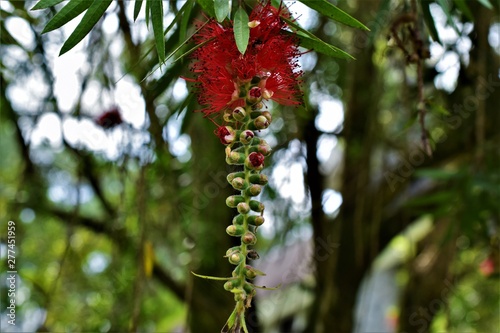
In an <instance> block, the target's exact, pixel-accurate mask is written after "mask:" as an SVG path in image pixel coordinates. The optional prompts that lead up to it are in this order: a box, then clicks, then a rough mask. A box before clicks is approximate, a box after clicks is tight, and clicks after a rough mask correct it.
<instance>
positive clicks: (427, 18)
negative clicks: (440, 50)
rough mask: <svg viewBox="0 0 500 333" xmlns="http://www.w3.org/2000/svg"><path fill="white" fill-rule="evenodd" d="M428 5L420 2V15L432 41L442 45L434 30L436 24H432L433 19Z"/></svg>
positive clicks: (428, 3) (428, 2) (427, 2)
mask: <svg viewBox="0 0 500 333" xmlns="http://www.w3.org/2000/svg"><path fill="white" fill-rule="evenodd" d="M430 4H431V2H430V1H420V7H421V8H422V14H423V15H424V21H425V25H426V26H427V29H429V34H430V35H431V37H432V39H433V40H434V41H435V42H438V43H439V44H442V43H441V40H440V39H439V33H438V31H437V29H436V24H435V23H434V18H433V17H432V14H431V10H430V7H429V6H430Z"/></svg>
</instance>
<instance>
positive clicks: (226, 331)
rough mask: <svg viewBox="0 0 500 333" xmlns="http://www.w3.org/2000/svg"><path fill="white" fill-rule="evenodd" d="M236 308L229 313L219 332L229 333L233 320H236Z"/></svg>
mask: <svg viewBox="0 0 500 333" xmlns="http://www.w3.org/2000/svg"><path fill="white" fill-rule="evenodd" d="M237 314H238V313H237V311H236V308H235V309H234V310H233V312H232V313H231V315H230V316H229V318H228V320H227V321H226V324H225V325H224V327H223V328H222V331H221V333H229V332H230V331H231V328H232V327H233V326H234V322H235V321H236V315H237Z"/></svg>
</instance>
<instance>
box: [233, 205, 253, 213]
mask: <svg viewBox="0 0 500 333" xmlns="http://www.w3.org/2000/svg"><path fill="white" fill-rule="evenodd" d="M236 209H238V213H240V214H247V213H248V212H249V211H250V206H249V205H248V204H247V203H246V202H240V203H239V204H238V205H237V206H236Z"/></svg>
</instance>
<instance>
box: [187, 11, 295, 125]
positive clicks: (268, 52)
mask: <svg viewBox="0 0 500 333" xmlns="http://www.w3.org/2000/svg"><path fill="white" fill-rule="evenodd" d="M280 16H284V17H290V14H289V13H288V11H287V9H286V7H284V6H282V7H280V8H275V7H273V6H272V5H271V4H270V1H268V2H266V3H263V4H259V5H257V6H256V7H255V8H254V10H253V11H252V13H251V14H250V16H249V19H250V23H251V24H250V26H251V28H250V39H249V43H248V47H247V50H246V52H245V54H244V55H242V54H241V53H240V52H239V51H238V48H237V47H236V42H235V40H234V34H233V28H232V26H231V24H229V25H221V24H219V23H217V22H216V21H215V20H211V21H209V22H208V23H207V24H206V26H205V27H204V28H203V29H202V30H201V31H200V32H199V33H198V34H197V36H195V42H196V43H197V44H201V43H206V44H204V45H203V46H201V47H200V48H198V49H197V50H196V51H195V52H194V53H193V58H194V59H195V62H194V64H193V66H192V72H193V73H194V74H195V75H196V78H195V79H194V80H195V82H197V88H198V102H199V103H200V104H201V105H202V106H203V107H204V109H203V110H202V112H203V113H204V114H205V115H206V116H210V115H212V114H218V113H219V112H220V111H223V110H225V109H233V108H235V107H238V106H244V105H245V97H246V96H247V92H248V91H246V90H245V89H247V88H251V87H252V86H253V87H252V89H254V90H253V91H250V92H251V93H252V94H253V93H257V92H259V94H260V95H261V96H262V98H264V99H271V100H274V101H275V102H277V103H279V104H283V105H297V104H300V103H301V102H300V99H301V92H300V89H299V86H298V79H299V77H300V75H301V74H302V72H301V71H300V70H299V66H298V63H297V60H298V57H299V56H300V54H301V53H300V51H299V49H298V44H297V39H296V38H294V37H293V36H290V35H289V34H285V32H284V29H285V28H286V23H285V22H284V21H283V20H282V19H281V18H280ZM255 88H260V90H258V91H257V90H255ZM261 96H255V97H261Z"/></svg>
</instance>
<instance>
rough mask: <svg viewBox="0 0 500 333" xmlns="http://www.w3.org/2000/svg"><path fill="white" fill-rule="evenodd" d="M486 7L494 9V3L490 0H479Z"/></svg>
mask: <svg viewBox="0 0 500 333" xmlns="http://www.w3.org/2000/svg"><path fill="white" fill-rule="evenodd" d="M478 1H479V2H480V3H481V4H482V5H483V6H484V7H486V8H488V9H493V5H492V4H491V2H490V0H478Z"/></svg>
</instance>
